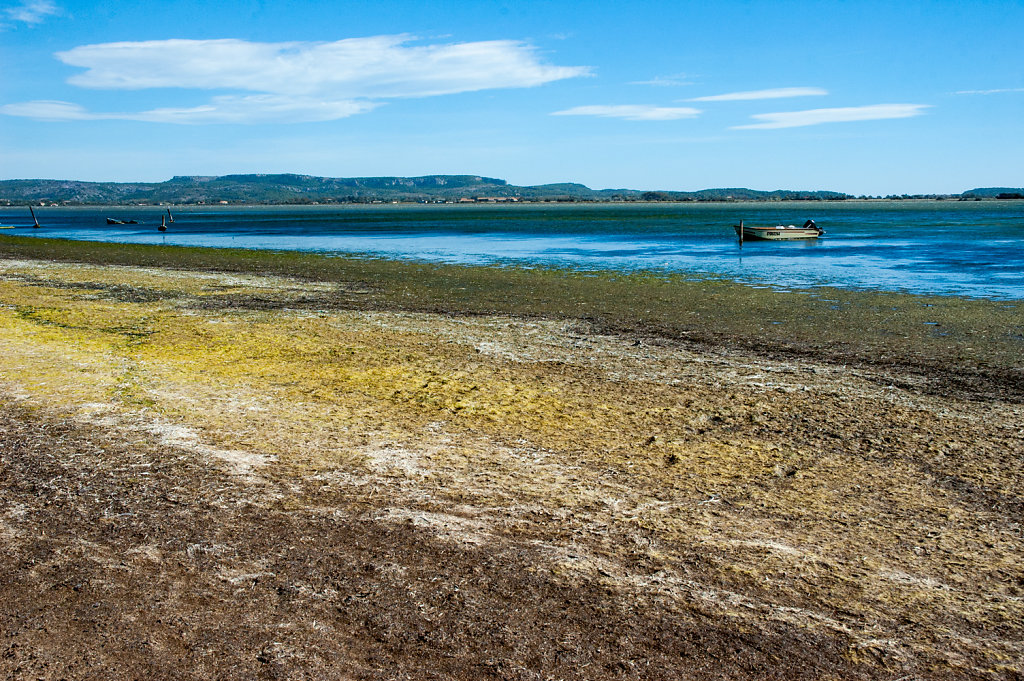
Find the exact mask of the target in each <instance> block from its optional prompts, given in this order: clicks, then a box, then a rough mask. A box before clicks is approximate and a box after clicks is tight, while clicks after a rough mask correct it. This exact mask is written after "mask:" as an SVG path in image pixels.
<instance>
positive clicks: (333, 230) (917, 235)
mask: <svg viewBox="0 0 1024 681" xmlns="http://www.w3.org/2000/svg"><path fill="white" fill-rule="evenodd" d="M172 210H173V213H174V218H175V222H174V224H173V225H171V226H170V229H168V231H167V232H165V233H160V232H158V231H157V229H156V227H157V225H159V223H160V216H161V214H162V211H163V209H158V208H125V207H118V208H40V209H37V211H36V212H37V214H38V216H39V220H40V222H41V223H42V224H43V227H42V228H41V229H38V230H36V229H27V228H26V229H14V230H4V231H3V232H0V234H18V235H30V236H38V237H51V238H62V239H79V240H92V241H111V242H124V243H127V242H130V243H153V244H160V243H166V244H174V245H182V246H207V247H236V248H259V249H274V250H301V251H316V252H324V253H339V254H341V253H346V254H350V253H355V254H366V255H372V256H383V257H390V258H403V259H415V260H424V261H432V262H450V263H463V264H509V265H516V266H556V267H569V268H577V269H583V270H595V269H602V270H626V271H632V270H655V271H672V272H684V273H692V274H701V275H703V274H715V275H724V276H727V277H730V278H734V279H737V280H740V281H744V282H748V283H751V284H755V285H768V286H774V287H780V288H788V287H794V288H806V287H815V286H837V287H840V288H856V289H880V290H893V291H907V292H912V293H926V294H940V295H959V296H969V297H982V298H995V299H1004V300H1016V299H1024V201H984V202H956V201H925V202H922V201H908V202H864V203H861V202H855V203H846V202H827V203H823V202H807V203H803V202H800V203H795V202H786V203H736V204H641V205H635V204H634V205H624V204H597V205H574V204H559V205H547V204H532V205H521V206H515V205H512V206H505V205H481V206H475V205H471V206H418V205H371V206H308V207H277V206H274V207H244V208H239V207H226V206H224V207H204V206H191V207H182V208H174V209H172ZM106 217H113V218H117V219H123V220H127V219H136V220H139V221H140V222H141V223H142V224H139V225H114V226H108V225H107V224H106V221H105V218H106ZM808 218H813V219H814V220H816V221H817V222H818V224H819V225H820V226H821V227H823V228H824V229H825V232H826V233H825V236H823V237H822V238H820V239H818V240H814V241H802V242H794V243H780V242H750V241H748V242H746V243H744V244H742V245H740V244H739V243H737V240H736V236H735V234H734V232H733V230H732V225H733V224H735V223H737V222H738V221H739V220H741V219H742V220H745V221H746V223H747V224H752V225H775V224H780V223H782V224H797V225H799V224H802V223H803V222H804V221H805V220H806V219H808ZM30 222H31V220H30V218H29V216H28V214H27V210H26V209H24V208H20V207H16V208H6V209H0V224H14V225H21V226H23V225H27V224H30Z"/></svg>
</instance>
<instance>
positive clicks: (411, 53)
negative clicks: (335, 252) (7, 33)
mask: <svg viewBox="0 0 1024 681" xmlns="http://www.w3.org/2000/svg"><path fill="white" fill-rule="evenodd" d="M414 40H415V38H414V37H413V36H410V35H385V36H373V37H369V38H350V39H347V40H338V41H336V42H331V43H301V42H291V43H254V42H247V41H244V40H230V39H228V40H163V41H149V42H132V43H106V44H101V45H84V46H81V47H76V48H74V49H72V50H68V51H67V52H58V53H57V58H58V59H60V60H61V61H63V62H64V63H66V64H70V65H72V66H80V67H83V68H85V69H87V70H86V71H85V72H84V73H81V74H78V75H76V76H73V77H72V78H70V79H69V81H68V82H70V83H72V84H73V85H79V86H81V87H88V88H103V89H126V90H136V89H143V88H157V87H173V88H207V89H217V88H231V89H239V90H249V91H254V92H267V93H274V94H293V95H297V94H307V95H311V94H314V93H331V94H332V95H333V96H335V97H338V98H379V97H427V96H431V95H443V94H452V93H456V92H470V91H473V90H485V89H491V88H509V87H531V86H534V85H541V84H543V83H548V82H551V81H554V80H560V79H563V78H572V77H576V76H582V75H586V74H587V73H588V72H589V70H588V69H587V68H585V67H578V66H551V65H547V64H544V63H542V62H541V61H540V59H539V58H538V55H537V51H536V50H535V49H534V48H533V47H531V46H530V45H527V44H525V43H522V42H518V41H513V40H491V41H485V42H475V43H449V44H443V45H410V44H409V43H411V42H413V41H414Z"/></svg>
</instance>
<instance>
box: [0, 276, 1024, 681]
mask: <svg viewBox="0 0 1024 681" xmlns="http://www.w3.org/2000/svg"><path fill="white" fill-rule="evenodd" d="M359 295H362V294H361V293H360V291H359V290H358V289H357V288H353V287H346V286H340V285H332V284H310V283H303V282H298V281H292V280H287V279H274V278H266V277H244V276H238V275H230V276H229V275H218V274H215V273H190V272H175V271H169V270H155V269H153V270H145V269H136V268H118V267H91V266H76V265H56V264H52V263H42V262H35V261H0V342H2V344H3V348H4V352H3V356H2V358H0V391H2V395H3V399H2V400H0V537H2V540H3V541H2V543H0V547H2V548H0V590H2V594H3V598H2V599H0V673H2V674H3V675H4V676H6V677H10V678H44V679H59V678H140V679H141V678H147V679H148V678H339V679H399V678H410V679H481V678H501V679H558V678H577V679H604V678H613V679H618V678H622V679H686V678H693V679H717V678H780V679H789V678H807V679H827V678H836V679H839V678H842V679H846V678H871V679H942V678H949V679H954V678H956V679H961V678H968V679H971V678H977V679H1009V678H1020V677H1021V676H1024V664H1022V663H1021V660H1022V659H1024V636H1022V634H1024V602H1022V597H1024V561H1022V560H1021V558H1022V554H1024V544H1022V537H1021V526H1020V521H1021V512H1022V510H1024V503H1022V497H1021V495H1020V483H1021V480H1022V470H1021V468H1022V466H1024V456H1022V454H1024V425H1022V424H1024V408H1022V406H1021V404H1019V402H1016V401H1014V400H1011V399H1008V398H1007V399H1002V398H1000V397H999V396H998V395H995V396H993V395H985V394H981V393H979V394H962V393H959V392H957V393H955V394H937V392H936V390H935V389H934V385H932V384H928V385H927V386H926V385H925V383H927V377H926V376H925V377H922V376H921V375H920V372H919V371H916V370H915V371H914V372H911V371H903V370H901V368H900V366H899V364H898V363H897V364H892V365H891V366H888V367H886V369H885V370H884V371H882V370H879V369H872V368H866V367H864V366H862V365H858V364H853V363H851V364H843V363H842V362H838V361H830V362H828V363H824V362H816V361H811V360H808V359H806V358H805V359H802V360H799V361H797V360H795V359H794V360H788V361H787V360H780V359H777V358H774V359H773V358H770V357H769V356H768V353H767V352H766V353H764V354H758V353H751V352H744V353H735V352H730V351H726V350H724V349H720V348H707V347H697V346H694V345H687V344H686V343H683V342H681V341H675V340H671V339H665V338H654V337H645V336H640V335H637V334H628V333H625V334H615V335H603V334H601V333H599V332H598V330H596V329H594V328H592V327H590V326H588V325H587V324H586V323H584V322H580V321H575V320H537V319H534V320H522V319H515V318H508V317H494V316H474V317H471V318H464V317H455V316H451V315H435V314H412V313H401V312H389V311H358V310H351V309H346V307H347V303H346V301H348V300H350V299H354V298H355V297H358V296H359ZM925 388H927V389H925Z"/></svg>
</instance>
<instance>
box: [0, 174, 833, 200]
mask: <svg viewBox="0 0 1024 681" xmlns="http://www.w3.org/2000/svg"><path fill="white" fill-rule="evenodd" d="M847 198H853V197H852V196H850V195H849V194H843V193H840V192H831V191H793V190H776V191H758V190H754V189H742V188H735V189H703V190H700V191H695V192H682V191H644V190H638V189H591V188H589V187H587V186H585V185H582V184H576V183H568V182H567V183H559V184H544V185H535V186H522V187H521V186H517V185H511V184H509V183H508V182H506V181H505V180H500V179H497V178H493V177H482V176H479V175H425V176H423V177H347V178H346V177H316V176H312V175H293V174H279V175H223V176H218V177H215V176H202V175H185V176H175V177H172V178H171V179H170V180H167V181H166V182H82V181H78V180H0V203H7V204H26V203H59V204H65V205H136V204H160V203H167V204H199V203H206V204H211V203H225V202H226V203H229V204H252V203H265V204H302V203H369V202H374V201H385V202H389V201H419V202H445V201H478V202H479V201H785V200H796V199H800V200H812V201H813V200H842V199H847Z"/></svg>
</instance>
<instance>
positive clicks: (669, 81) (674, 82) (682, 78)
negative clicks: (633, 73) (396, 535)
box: [629, 73, 693, 87]
mask: <svg viewBox="0 0 1024 681" xmlns="http://www.w3.org/2000/svg"><path fill="white" fill-rule="evenodd" d="M629 84H630V85H652V86H654V87H681V86H684V85H693V81H692V80H691V79H690V78H688V77H687V75H686V74H685V73H676V74H674V75H671V76H655V77H654V78H651V79H650V80H634V81H632V82H630V83H629Z"/></svg>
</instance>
